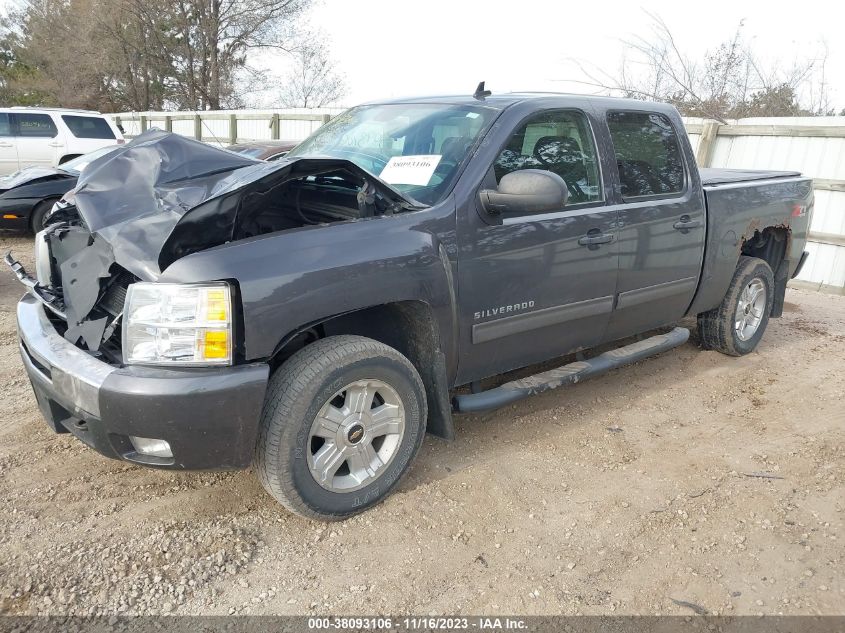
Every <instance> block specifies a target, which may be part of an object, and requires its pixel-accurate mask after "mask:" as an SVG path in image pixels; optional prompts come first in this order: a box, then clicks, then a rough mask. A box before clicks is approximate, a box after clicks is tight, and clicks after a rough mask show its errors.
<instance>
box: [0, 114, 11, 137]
mask: <svg viewBox="0 0 845 633" xmlns="http://www.w3.org/2000/svg"><path fill="white" fill-rule="evenodd" d="M0 136H12V122H11V121H10V120H9V115H8V114H6V113H5V112H0Z"/></svg>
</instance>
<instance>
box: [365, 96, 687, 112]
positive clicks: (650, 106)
mask: <svg viewBox="0 0 845 633" xmlns="http://www.w3.org/2000/svg"><path fill="white" fill-rule="evenodd" d="M562 99H566V100H571V101H572V102H573V103H587V102H590V103H596V102H598V103H601V104H602V105H604V106H605V107H614V108H615V107H620V108H622V107H624V108H625V109H631V110H650V111H657V112H664V111H667V110H674V108H673V106H671V105H669V104H667V103H660V102H655V101H641V100H639V99H626V98H623V97H609V96H599V95H584V94H574V93H567V92H507V93H501V94H492V95H490V96H488V97H486V98H484V99H476V98H475V97H473V96H472V95H471V94H465V95H431V96H418V97H401V98H397V99H379V100H375V101H369V102H367V103H366V105H383V104H401V103H439V104H445V105H465V106H486V107H488V108H493V109H496V110H504V109H505V108H507V107H509V106H512V105H514V104H516V103H521V102H524V101H538V102H543V101H555V102H559V101H561V100H562Z"/></svg>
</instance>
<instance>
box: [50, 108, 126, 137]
mask: <svg viewBox="0 0 845 633" xmlns="http://www.w3.org/2000/svg"><path fill="white" fill-rule="evenodd" d="M62 121H64V122H65V125H67V127H68V129H69V130H70V132H71V134H73V135H74V136H75V137H76V138H103V139H114V138H117V137H115V135H114V132H113V131H112V129H111V127H110V126H109V124H108V123H107V122H106V120H105V119H102V118H100V117H94V116H78V115H75V114H63V115H62Z"/></svg>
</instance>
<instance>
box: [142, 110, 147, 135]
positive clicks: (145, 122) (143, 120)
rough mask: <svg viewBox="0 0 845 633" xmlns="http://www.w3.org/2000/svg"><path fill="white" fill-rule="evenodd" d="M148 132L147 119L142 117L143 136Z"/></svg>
mask: <svg viewBox="0 0 845 633" xmlns="http://www.w3.org/2000/svg"><path fill="white" fill-rule="evenodd" d="M146 131H147V117H146V116H144V115H143V114H142V115H141V134H143V133H144V132H146Z"/></svg>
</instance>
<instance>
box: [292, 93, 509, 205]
mask: <svg viewBox="0 0 845 633" xmlns="http://www.w3.org/2000/svg"><path fill="white" fill-rule="evenodd" d="M494 118H495V111H494V110H492V109H490V108H485V107H477V106H452V105H444V104H417V103H403V104H390V105H372V106H359V107H357V108H352V109H351V110H347V111H346V112H344V113H343V114H340V115H339V116H337V117H335V118H334V119H332V120H331V121H330V122H329V123H327V124H326V125H324V126H323V127H321V128H320V129H318V130H317V131H316V132H315V133H314V134H313V135H311V136H310V137H309V138H307V139H306V140H305V141H303V142H302V143H301V144H300V145H298V146H297V147H296V148H295V149H293V150H291V151H290V152H289V153H288V155H287V156H288V158H290V157H293V156H331V157H334V158H343V159H346V160H348V161H351V162H353V163H355V164H356V165H358V166H359V167H361V168H362V169H365V170H367V171H368V172H370V173H371V174H373V175H375V176H378V177H379V178H381V179H382V180H383V181H384V182H386V183H388V184H389V185H392V186H393V187H394V188H395V189H397V190H399V191H400V192H402V193H404V194H407V195H408V196H410V197H411V198H413V199H414V200H418V201H420V202H422V203H424V204H428V205H431V204H435V203H436V202H439V201H440V200H441V199H443V198H444V197H445V196H446V195H447V194H448V193H449V191H450V190H451V187H452V183H453V181H454V179H455V177H456V176H457V174H458V169H459V167H460V166H461V164H463V162H464V161H465V160H466V158H467V157H468V156H469V150H470V149H471V148H472V146H473V145H474V144H475V141H476V140H477V139H478V138H479V136H481V134H482V133H483V132H484V131H485V130H486V129H487V127H488V126H489V125H490V123H491V122H492V121H493V119H494Z"/></svg>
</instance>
